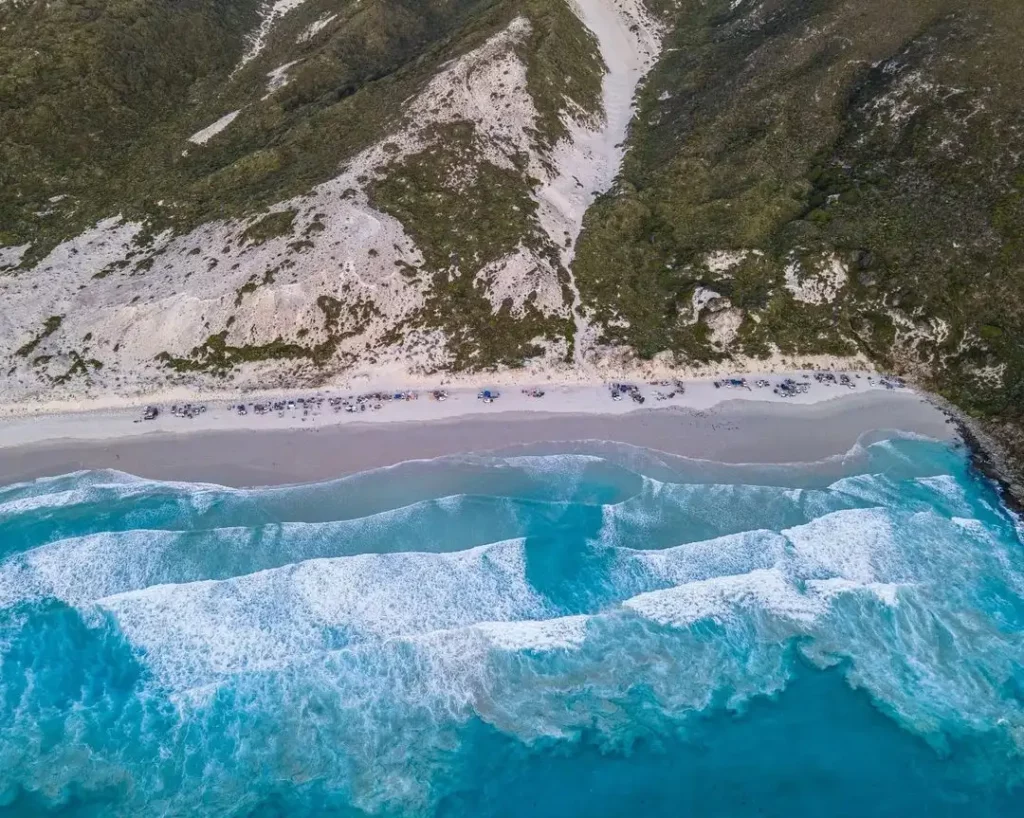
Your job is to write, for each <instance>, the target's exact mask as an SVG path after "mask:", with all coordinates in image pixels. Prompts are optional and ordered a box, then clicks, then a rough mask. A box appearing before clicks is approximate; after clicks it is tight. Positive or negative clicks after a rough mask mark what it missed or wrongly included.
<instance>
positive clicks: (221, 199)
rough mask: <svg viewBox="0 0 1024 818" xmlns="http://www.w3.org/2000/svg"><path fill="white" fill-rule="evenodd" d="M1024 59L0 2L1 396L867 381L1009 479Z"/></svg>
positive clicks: (966, 44) (436, 4)
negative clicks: (786, 370)
mask: <svg viewBox="0 0 1024 818" xmlns="http://www.w3.org/2000/svg"><path fill="white" fill-rule="evenodd" d="M1021 42H1024V8H1022V7H1021V5H1020V4H1019V3H1017V2H1015V1H1014V0H990V1H989V2H987V3H984V4H977V3H970V2H968V0H903V2H901V3H899V4H893V3H891V2H882V0H676V2H672V3H670V2H668V0H648V2H647V4H646V5H644V4H643V3H642V2H641V0H580V1H579V2H577V3H572V4H569V3H566V2H565V0H450V2H443V1H442V0H425V2H417V3H409V2H403V0H305V2H303V0H277V2H275V3H270V2H267V3H264V4H262V5H261V4H258V3H255V2H252V1H251V0H240V2H232V3H227V2H223V0H183V2H179V3H175V4H173V5H171V4H168V3H162V2H156V3H154V2H147V3H141V2H136V1H135V0H62V2H59V3H50V2H43V0H33V1H32V2H29V1H28V0H6V2H3V3H0V182H2V184H0V296H2V298H3V303H4V305H5V306H4V309H3V310H2V311H0V339H2V340H0V351H2V353H3V355H4V357H5V362H4V370H3V373H4V374H3V376H2V381H0V393H2V394H3V396H4V398H5V399H6V400H8V401H16V402H23V401H33V400H51V399H61V398H62V397H67V396H72V395H82V394H111V393H116V394H125V395H132V394H139V393H146V392H152V391H155V390H159V389H162V388H164V387H166V386H168V385H175V384H180V385H187V386H190V387H193V388H211V387H214V388H216V387H225V388H250V387H257V386H262V387H269V386H278V385H285V384H307V385H309V384H317V383H324V382H329V381H331V380H332V379H336V378H346V377H350V376H352V375H354V374H359V373H365V372H368V371H372V372H375V373H381V372H384V373H392V374H393V375H394V377H395V378H396V379H398V378H400V377H402V376H403V374H408V373H431V372H448V371H478V370H483V371H487V370H491V369H494V368H501V367H518V366H524V365H528V366H531V367H534V368H538V367H539V368H543V369H545V370H547V371H548V372H552V371H562V372H566V373H569V372H572V373H575V374H580V373H588V372H601V371H605V369H607V368H608V367H612V368H614V367H619V368H621V367H624V366H625V367H628V366H629V362H630V361H631V360H643V359H650V358H654V359H656V360H658V361H659V362H661V363H664V364H665V365H671V366H678V367H690V366H699V365H713V364H719V365H723V366H728V365H732V366H735V367H748V366H754V365H756V363H753V362H752V361H754V362H756V360H758V359H762V358H767V357H772V358H778V357H779V356H780V355H786V356H789V357H790V358H793V357H794V356H796V357H799V356H811V355H817V354H828V355H837V356H853V355H856V356H861V357H866V358H868V359H870V360H871V361H873V362H875V363H876V365H878V366H879V367H884V368H887V369H895V370H898V371H901V372H905V373H907V374H910V375H913V376H914V377H916V378H917V379H918V380H920V381H922V382H923V383H925V384H926V385H928V386H929V387H931V388H934V389H935V390H937V391H939V392H940V393H942V394H944V395H946V396H947V397H949V398H950V399H951V400H953V401H954V402H956V403H957V404H959V405H960V406H962V407H964V408H965V409H967V410H968V411H970V412H972V413H974V414H976V415H978V416H980V417H982V418H984V419H985V420H986V422H987V424H988V428H989V429H990V430H992V431H995V432H996V433H997V434H999V435H1000V436H1001V437H1002V438H1003V439H1004V440H1006V441H1009V442H1011V443H1012V441H1013V439H1014V436H1015V435H1016V434H1018V432H1017V431H1016V430H1018V429H1020V427H1021V423H1022V414H1021V413H1022V412H1024V347H1022V344H1024V341H1022V339H1024V242H1022V236H1024V230H1022V225H1024V168H1022V166H1021V156H1022V155H1024V109H1022V107H1021V105H1020V103H1019V100H1020V99H1022V98H1024V65H1022V56H1021V52H1020V49H1019V43H1021ZM634 105H635V108H634ZM581 230H582V232H581Z"/></svg>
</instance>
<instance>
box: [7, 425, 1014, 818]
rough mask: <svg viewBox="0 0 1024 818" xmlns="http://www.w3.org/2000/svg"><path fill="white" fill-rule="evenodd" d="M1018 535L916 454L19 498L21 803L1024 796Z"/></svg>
mask: <svg viewBox="0 0 1024 818" xmlns="http://www.w3.org/2000/svg"><path fill="white" fill-rule="evenodd" d="M837 469H838V470H839V473H837ZM1019 531H1020V528H1019V526H1018V524H1017V521H1016V520H1014V519H1013V518H1012V516H1011V515H1010V514H1009V513H1008V512H1007V511H1005V509H1003V508H1002V507H1001V505H1000V503H999V499H998V497H997V495H996V494H995V493H994V492H993V490H992V488H991V486H990V485H988V484H987V483H985V482H984V481H983V480H981V479H979V478H978V477H977V476H975V475H974V474H973V473H972V472H971V471H970V470H969V468H968V466H967V463H966V461H965V459H964V457H963V453H962V452H960V451H956V450H953V449H950V448H947V447H945V446H943V445H940V444H938V443H933V442H929V441H925V440H920V439H913V440H911V439H898V438H894V439H889V440H885V441H881V442H878V443H875V444H872V445H870V446H865V447H858V449H857V450H856V451H854V452H851V453H850V454H849V455H848V456H847V457H846V458H844V459H842V460H841V461H834V462H831V463H828V464H808V465H804V466H800V467H791V468H782V467H773V468H761V469H758V468H755V467H735V466H728V467H727V466H716V465H715V464H709V463H695V462H690V461H686V460H683V459H677V458H672V457H669V456H666V455H664V454H659V455H655V454H654V453H647V452H644V451H643V450H638V449H635V448H627V447H619V446H615V445H612V444H597V443H595V444H592V445H590V446H589V447H588V448H587V450H582V449H581V448H580V447H578V446H577V447H574V449H573V451H559V452H552V453H549V454H533V455H531V456H529V457H526V456H523V457H508V458H496V457H480V458H476V457H460V458H448V459H441V460H437V461H425V462H417V463H409V464H404V465H400V466H396V467H393V468H391V469H385V470H380V471H376V472H369V473H366V474H362V475H355V476H353V477H350V478H345V479H343V480H338V481H333V482H329V483H323V484H317V485H311V486H292V487H278V488H267V489H252V490H245V491H240V490H230V489H224V488H220V487H217V486H211V485H198V484H181V483H178V484H170V483H158V482H153V481H146V480H141V479H137V478H134V477H132V476H130V475H125V474H120V473H116V472H83V473H78V474H73V475H67V476H64V477H59V478H52V479H48V480H41V481H38V482H36V483H32V484H22V485H18V486H11V487H6V488H0V815H10V816H17V817H18V818H20V816H46V815H62V816H115V817H118V818H119V817H120V816H133V817H134V816H143V818H145V817H146V816H164V817H165V818H166V817H169V816H201V817H205V816H211V817H212V816H217V817H218V818H219V816H251V817H252V818H257V816H259V818H269V816H290V817H292V818H302V816H314V815H339V816H348V815H366V814H369V815H380V816H481V815H495V816H498V815H508V816H526V815H530V816H534V815H552V816H554V815H559V816H565V815H581V816H582V815H586V816H595V815H608V816H612V815H632V814H637V812H638V810H642V811H643V812H644V814H646V815H653V816H660V815H662V814H664V815H680V814H695V815H723V816H724V815H737V814H754V813H756V814H761V815H779V816H802V815H820V814H822V813H823V812H824V811H826V810H827V811H828V812H830V813H832V814H835V813H838V814H841V815H845V814H849V815H905V814H908V813H910V812H913V813H914V814H929V815H971V816H986V815H993V816H995V815H999V816H1001V815H1013V814H1024V813H1022V812H1021V810H1024V791H1022V789H1021V787H1022V782H1021V780H1020V779H1021V772H1022V771H1024V638H1022V633H1024V548H1022V543H1021V541H1020V534H1019ZM868 793H870V794H871V797H870V798H868V797H867V794H868Z"/></svg>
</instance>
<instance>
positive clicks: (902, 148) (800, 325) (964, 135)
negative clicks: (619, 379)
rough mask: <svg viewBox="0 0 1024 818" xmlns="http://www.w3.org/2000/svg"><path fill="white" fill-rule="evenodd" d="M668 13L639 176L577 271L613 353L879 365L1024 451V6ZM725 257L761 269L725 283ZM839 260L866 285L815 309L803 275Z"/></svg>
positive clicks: (732, 6) (798, 1)
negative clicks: (725, 334)
mask: <svg viewBox="0 0 1024 818" xmlns="http://www.w3.org/2000/svg"><path fill="white" fill-rule="evenodd" d="M663 14H664V17H665V19H667V20H669V21H670V29H669V34H668V36H667V39H666V41H665V43H664V46H665V48H664V53H663V56H662V57H661V59H660V60H659V62H658V64H657V65H656V67H655V68H654V70H653V71H652V72H651V74H650V75H649V77H648V78H647V81H646V83H645V85H644V88H643V91H642V93H641V95H640V98H639V105H638V112H637V116H636V118H635V120H634V122H633V125H632V129H631V135H630V140H629V151H628V153H627V155H626V159H625V162H624V166H623V169H622V173H621V176H620V179H619V181H618V183H617V185H616V186H615V189H614V190H613V191H612V192H610V193H609V194H608V195H607V196H605V197H603V198H602V199H601V200H600V201H599V202H598V203H597V204H596V205H595V206H594V207H593V208H591V210H590V211H589V212H588V213H587V216H586V219H585V223H584V232H583V235H582V237H581V240H580V242H579V245H578V249H577V257H576V263H575V265H574V271H575V274H576V278H577V281H578V282H579V284H580V288H581V291H582V293H583V298H584V303H585V304H586V305H587V306H588V307H589V308H590V309H591V310H592V311H593V312H594V314H595V316H596V317H597V319H598V321H600V322H601V324H602V327H603V331H604V335H605V338H606V339H607V340H608V341H611V342H616V343H623V344H628V345H630V346H632V347H633V348H635V349H636V350H637V351H638V353H639V354H640V355H642V356H650V355H653V354H656V353H658V352H660V351H662V350H666V349H667V350H673V351H676V352H678V353H680V354H681V355H682V356H683V357H684V358H685V359H688V360H714V359H718V358H722V357H724V356H726V355H728V354H730V353H733V352H735V353H743V354H748V355H754V356H759V355H763V354H766V353H767V351H768V350H769V349H770V345H774V346H775V347H777V348H778V349H779V350H780V351H782V352H784V353H788V354H791V355H799V354H812V353H822V352H829V353H849V352H855V351H860V352H862V353H864V354H865V355H867V356H868V357H869V358H870V359H871V360H873V361H874V362H876V364H877V365H879V366H880V367H883V368H887V369H895V370H897V371H901V372H905V373H910V374H913V375H915V376H916V377H917V378H918V379H919V380H921V381H923V382H924V384H925V385H927V386H929V387H930V388H932V389H934V390H936V391H938V392H939V393H941V394H943V395H945V396H946V397H948V398H949V399H950V400H952V401H953V402H954V403H956V404H957V405H959V406H961V407H963V408H964V409H966V410H967V411H969V412H971V413H972V414H975V415H976V416H978V417H981V418H984V419H986V421H987V423H988V426H989V428H990V429H992V430H994V431H996V432H997V434H999V435H1000V436H1001V437H1002V438H1003V439H1004V441H1006V442H1008V443H1011V445H1013V444H1014V442H1015V441H1016V443H1015V445H1017V446H1018V447H1019V448H1018V451H1019V452H1020V453H1022V454H1024V444H1022V439H1021V434H1020V429H1021V426H1022V425H1024V165H1022V160H1021V157H1022V156H1024V106H1022V105H1021V104H1020V100H1021V99H1024V62H1022V52H1021V49H1020V47H1019V44H1020V43H1021V42H1024V6H1022V4H1020V3H1018V2H1014V0H992V2H986V3H980V4H979V3H970V2H966V1H965V0H904V2H900V3H897V4H894V3H891V2H887V1H886V0H789V2H785V1H784V0H766V2H760V3H756V4H755V3H752V2H741V3H733V2H729V1H728V0H709V2H698V0H682V2H679V3H677V4H674V5H669V4H666V5H665V6H664V11H663ZM720 251H731V252H734V253H743V254H745V255H744V258H743V260H742V261H741V262H740V263H739V264H738V265H737V266H736V267H735V268H734V269H731V270H729V271H726V272H723V271H720V270H718V271H716V270H713V269H710V268H709V265H708V263H707V259H708V257H709V254H713V253H715V252H720ZM752 251H756V255H755V254H754V253H753V252H752ZM824 257H835V258H837V259H838V260H839V261H841V262H842V264H843V265H844V267H845V268H846V270H847V271H848V275H847V281H846V283H845V285H844V286H843V287H842V289H841V290H840V291H839V293H838V294H837V296H836V297H835V299H834V300H832V301H831V302H829V303H825V304H809V303H803V302H800V301H797V300H796V299H794V297H793V295H792V293H791V292H789V291H788V290H787V288H786V287H785V286H784V284H785V272H786V267H787V265H789V264H790V263H791V262H792V261H793V259H794V258H796V259H799V258H818V259H820V258H824ZM804 266H805V267H806V266H808V265H804ZM698 287H707V288H710V289H712V290H714V291H715V292H717V293H720V294H721V295H723V296H725V297H727V298H729V299H730V301H731V303H732V304H733V305H735V306H737V307H739V308H741V309H742V310H743V311H744V318H743V323H742V326H741V327H740V328H739V332H738V334H737V335H736V338H735V340H734V341H732V342H731V344H730V345H729V346H728V347H727V348H725V349H721V348H716V347H715V346H713V345H712V344H711V343H710V341H709V339H708V334H707V333H706V332H702V331H701V330H700V327H699V325H697V326H694V325H692V324H689V323H688V322H687V321H686V320H684V319H685V318H686V317H687V315H688V307H689V304H690V300H691V297H692V295H693V293H694V291H695V290H696V289H697V288H698Z"/></svg>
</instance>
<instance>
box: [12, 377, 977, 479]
mask: <svg viewBox="0 0 1024 818" xmlns="http://www.w3.org/2000/svg"><path fill="white" fill-rule="evenodd" d="M879 430H885V431H900V432H905V433H912V434H920V435H924V436H927V437H932V438H937V439H941V440H952V439H955V438H956V437H957V429H956V427H955V425H954V424H952V423H951V422H950V420H949V418H948V416H947V415H946V414H945V413H944V412H943V411H942V410H941V409H940V408H938V407H936V406H935V405H933V404H932V403H931V402H929V401H928V400H927V399H926V398H924V397H923V396H922V395H920V394H917V393H915V392H912V391H909V390H907V391H898V392H892V391H883V390H871V391H864V392H856V393H847V394H842V395H836V393H833V396H831V397H829V398H826V399H820V400H817V401H815V402H812V403H796V402H780V401H761V400H756V399H751V398H746V399H742V400H734V399H730V400H724V401H721V402H719V403H717V404H715V405H713V406H711V407H710V408H693V407H668V408H655V409H648V408H641V409H637V410H633V411H628V412H621V413H619V414H608V413H602V412H601V411H600V410H597V411H593V412H585V413H578V412H545V411H543V410H542V409H541V408H539V407H538V409H537V410H536V411H507V412H501V411H494V410H491V411H487V412H482V411H479V410H478V411H476V412H472V413H468V414H465V415H457V416H453V417H447V418H444V419H435V420H399V419H394V420H389V421H388V422H384V423H381V422H359V421H356V422H349V423H338V424H333V425H322V426H314V427H312V428H293V427H289V428H280V429H275V428H267V429H259V430H254V429H228V430H209V431H194V432H191V431H180V432H161V431H157V432H150V433H148V434H141V435H138V436H124V437H110V436H106V437H103V438H102V439H94V440H89V439H77V440H76V439H54V440H46V441H35V442H30V443H26V444H22V445H7V446H3V447H0V484H10V483H15V482H23V481H26V480H31V479H35V478H38V477H44V476H52V475H57V474H66V473H69V472H72V471H78V470H82V469H117V470H119V471H124V472H129V473H131V474H134V475H137V476H140V477H146V478H151V479H159V480H177V481H191V482H210V483H217V484H221V485H227V486H234V487H244V486H258V485H274V484H287V483H302V482H314V481H320V480H327V479H331V478H334V477H341V476H344V475H347V474H352V473H355V472H359V471H365V470H368V469H373V468H379V467H384V466H389V465H393V464H395V463H398V462H402V461H405V460H416V459H427V458H433V457H440V456H444V455H453V454H460V453H469V452H473V453H482V452H494V451H501V450H505V449H510V448H513V447H522V446H530V445H536V444H543V443H549V442H569V441H588V440H601V441H613V442H618V443H625V444H631V445H636V446H642V447H645V448H650V449H656V450H659V451H664V452H668V453H671V454H676V455H683V456H686V457H691V458H697V459H704V460H712V461H717V462H722V463H764V464H776V463H798V462H799V463H807V462H814V461H820V460H824V459H826V458H830V457H835V456H837V455H842V454H844V453H846V452H848V451H850V449H851V448H852V447H854V446H855V445H856V443H857V442H858V440H860V439H861V438H862V436H864V435H866V434H869V433H873V432H877V431H879Z"/></svg>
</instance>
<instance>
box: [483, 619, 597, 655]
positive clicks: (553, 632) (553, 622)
mask: <svg viewBox="0 0 1024 818" xmlns="http://www.w3.org/2000/svg"><path fill="white" fill-rule="evenodd" d="M589 620H590V617H589V616H563V617H559V618H557V619H542V620H530V621H522V622H481V623H480V624H478V625H475V626H474V628H475V629H476V630H477V631H478V632H480V633H482V634H483V635H484V636H486V637H487V638H488V640H489V641H490V643H491V644H492V645H494V646H495V647H497V648H500V649H501V650H506V651H514V652H521V651H527V650H532V651H549V650H568V649H572V648H577V647H579V646H580V645H581V644H582V643H583V641H584V640H585V639H586V632H587V622H588V621H589Z"/></svg>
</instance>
